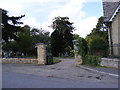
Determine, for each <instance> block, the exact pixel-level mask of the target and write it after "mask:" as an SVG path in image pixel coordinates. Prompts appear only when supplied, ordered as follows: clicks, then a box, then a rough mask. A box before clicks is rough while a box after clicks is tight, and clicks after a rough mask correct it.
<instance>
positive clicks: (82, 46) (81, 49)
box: [73, 34, 88, 57]
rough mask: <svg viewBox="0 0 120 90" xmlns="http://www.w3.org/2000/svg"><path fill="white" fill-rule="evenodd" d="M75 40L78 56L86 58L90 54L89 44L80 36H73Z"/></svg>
mask: <svg viewBox="0 0 120 90" xmlns="http://www.w3.org/2000/svg"><path fill="white" fill-rule="evenodd" d="M73 37H74V40H76V41H77V43H78V44H77V47H78V54H79V55H81V56H82V57H84V56H85V55H86V54H87V52H88V47H87V42H86V40H85V39H84V38H82V37H80V36H79V35H78V34H74V35H73Z"/></svg>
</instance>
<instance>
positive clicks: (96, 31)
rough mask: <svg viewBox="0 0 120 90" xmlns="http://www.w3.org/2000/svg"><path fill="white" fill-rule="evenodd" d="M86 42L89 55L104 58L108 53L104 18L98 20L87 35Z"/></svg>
mask: <svg viewBox="0 0 120 90" xmlns="http://www.w3.org/2000/svg"><path fill="white" fill-rule="evenodd" d="M86 41H87V44H88V48H89V54H94V55H99V56H104V55H107V51H108V32H107V29H106V26H105V25H104V17H100V18H99V19H98V23H97V25H96V28H93V30H92V32H91V33H90V34H89V35H87V37H86Z"/></svg>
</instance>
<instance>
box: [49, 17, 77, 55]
mask: <svg viewBox="0 0 120 90" xmlns="http://www.w3.org/2000/svg"><path fill="white" fill-rule="evenodd" d="M51 27H52V28H53V29H54V31H53V33H52V34H51V45H52V53H53V55H54V56H61V55H65V53H67V54H69V55H70V54H71V50H72V49H73V42H72V40H73V34H72V33H73V30H74V29H75V28H74V27H73V23H71V22H70V21H69V18H68V17H60V16H59V17H55V18H54V19H53V23H52V25H51Z"/></svg>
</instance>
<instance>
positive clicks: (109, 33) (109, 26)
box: [107, 22, 113, 57]
mask: <svg viewBox="0 0 120 90" xmlns="http://www.w3.org/2000/svg"><path fill="white" fill-rule="evenodd" d="M107 29H108V38H109V56H110V57H111V56H112V55H113V45H112V32H111V22H109V23H107Z"/></svg>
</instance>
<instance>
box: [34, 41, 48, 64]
mask: <svg viewBox="0 0 120 90" xmlns="http://www.w3.org/2000/svg"><path fill="white" fill-rule="evenodd" d="M36 46H37V59H38V64H43V65H45V64H46V63H47V61H46V46H47V45H45V44H43V43H37V44H36Z"/></svg>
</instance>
